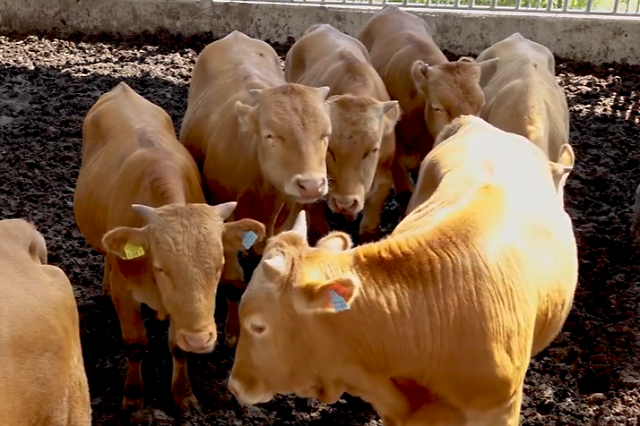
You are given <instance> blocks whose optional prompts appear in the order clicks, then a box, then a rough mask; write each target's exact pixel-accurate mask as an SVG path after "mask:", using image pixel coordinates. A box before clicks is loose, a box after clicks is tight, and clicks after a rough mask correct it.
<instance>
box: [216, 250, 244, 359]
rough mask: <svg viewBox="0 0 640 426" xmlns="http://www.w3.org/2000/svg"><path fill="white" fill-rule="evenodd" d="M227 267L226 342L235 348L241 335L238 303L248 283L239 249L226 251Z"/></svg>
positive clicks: (223, 278) (225, 281)
mask: <svg viewBox="0 0 640 426" xmlns="http://www.w3.org/2000/svg"><path fill="white" fill-rule="evenodd" d="M224 257H225V267H224V273H223V277H222V283H223V289H224V290H223V291H224V295H225V298H226V300H227V317H226V319H225V323H224V338H225V344H226V345H227V346H228V347H229V348H233V347H234V346H235V345H236V343H237V342H238V336H239V335H240V319H239V317H238V305H239V304H240V298H241V297H242V294H243V293H244V290H245V289H246V287H247V285H246V283H245V281H244V271H243V270H242V266H241V265H240V260H239V259H238V252H237V251H225V253H224Z"/></svg>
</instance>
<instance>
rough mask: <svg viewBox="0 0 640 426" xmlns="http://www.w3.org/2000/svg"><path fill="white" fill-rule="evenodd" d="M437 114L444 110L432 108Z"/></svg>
mask: <svg viewBox="0 0 640 426" xmlns="http://www.w3.org/2000/svg"><path fill="white" fill-rule="evenodd" d="M431 109H433V110H434V111H435V112H442V108H436V107H431Z"/></svg>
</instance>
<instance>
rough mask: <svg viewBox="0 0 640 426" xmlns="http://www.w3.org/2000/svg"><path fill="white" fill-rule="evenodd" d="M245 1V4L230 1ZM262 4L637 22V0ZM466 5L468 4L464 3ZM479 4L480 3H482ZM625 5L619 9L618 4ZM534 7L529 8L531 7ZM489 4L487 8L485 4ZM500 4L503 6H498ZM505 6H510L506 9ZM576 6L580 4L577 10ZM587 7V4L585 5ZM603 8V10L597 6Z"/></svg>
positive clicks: (338, 0) (334, 0)
mask: <svg viewBox="0 0 640 426" xmlns="http://www.w3.org/2000/svg"><path fill="white" fill-rule="evenodd" d="M231 1H244V0H231ZM252 1H256V2H264V3H270V2H275V3H304V4H318V5H328V4H343V5H357V4H360V5H362V4H364V5H370V6H378V5H380V6H384V5H386V4H396V5H398V6H401V7H405V8H420V9H439V10H444V9H447V10H463V9H467V10H468V9H472V10H473V9H477V10H491V11H501V12H529V13H544V14H547V13H554V14H560V15H576V14H583V15H584V14H586V15H597V16H606V15H609V16H611V15H613V16H621V15H624V16H630V17H638V18H640V0H636V5H635V7H633V5H632V3H631V2H632V1H633V0H613V10H611V9H609V10H603V9H601V8H599V7H598V6H599V5H600V3H601V2H602V3H604V0H586V1H584V0H582V1H581V0H488V1H487V0H484V1H483V3H484V5H482V4H478V3H477V2H476V0H252ZM467 1H468V3H467ZM481 1H482V0H481ZM621 1H622V2H624V4H623V5H622V6H621V5H620V2H621ZM534 2H535V4H532V3H534ZM487 3H488V4H487ZM500 3H502V4H500ZM504 3H512V4H509V5H505V4H504ZM576 3H578V4H579V3H583V4H584V6H579V5H578V4H576ZM585 3H586V4H585ZM600 7H602V6H600ZM609 7H611V6H609Z"/></svg>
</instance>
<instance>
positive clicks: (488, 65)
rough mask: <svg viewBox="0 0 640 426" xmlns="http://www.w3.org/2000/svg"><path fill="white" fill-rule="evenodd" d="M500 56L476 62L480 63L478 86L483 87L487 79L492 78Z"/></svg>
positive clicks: (487, 81)
mask: <svg viewBox="0 0 640 426" xmlns="http://www.w3.org/2000/svg"><path fill="white" fill-rule="evenodd" d="M499 63H500V58H491V59H485V60H484V61H481V62H477V64H478V65H480V87H485V86H486V85H487V83H489V80H491V79H492V78H493V76H494V75H495V73H496V71H497V70H498V64H499Z"/></svg>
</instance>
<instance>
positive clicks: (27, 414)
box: [0, 219, 91, 426]
mask: <svg viewBox="0 0 640 426" xmlns="http://www.w3.org/2000/svg"><path fill="white" fill-rule="evenodd" d="M0 271H2V274H0V383H2V386H0V419H1V420H0V423H2V426H24V425H48V426H90V425H91V402H90V399H89V386H88V384H87V376H86V374H85V369H84V361H83V358H82V348H81V347H80V327H79V324H78V310H77V308H76V300H75V297H74V295H73V289H72V288H71V283H69V279H68V278H67V276H66V275H65V273H64V272H62V270H61V269H60V268H57V267H55V266H52V265H47V246H46V243H45V241H44V238H43V236H42V234H40V232H38V231H37V230H36V228H35V227H34V226H33V225H32V224H30V223H28V222H26V221H25V220H22V219H5V220H2V221H0Z"/></svg>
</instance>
